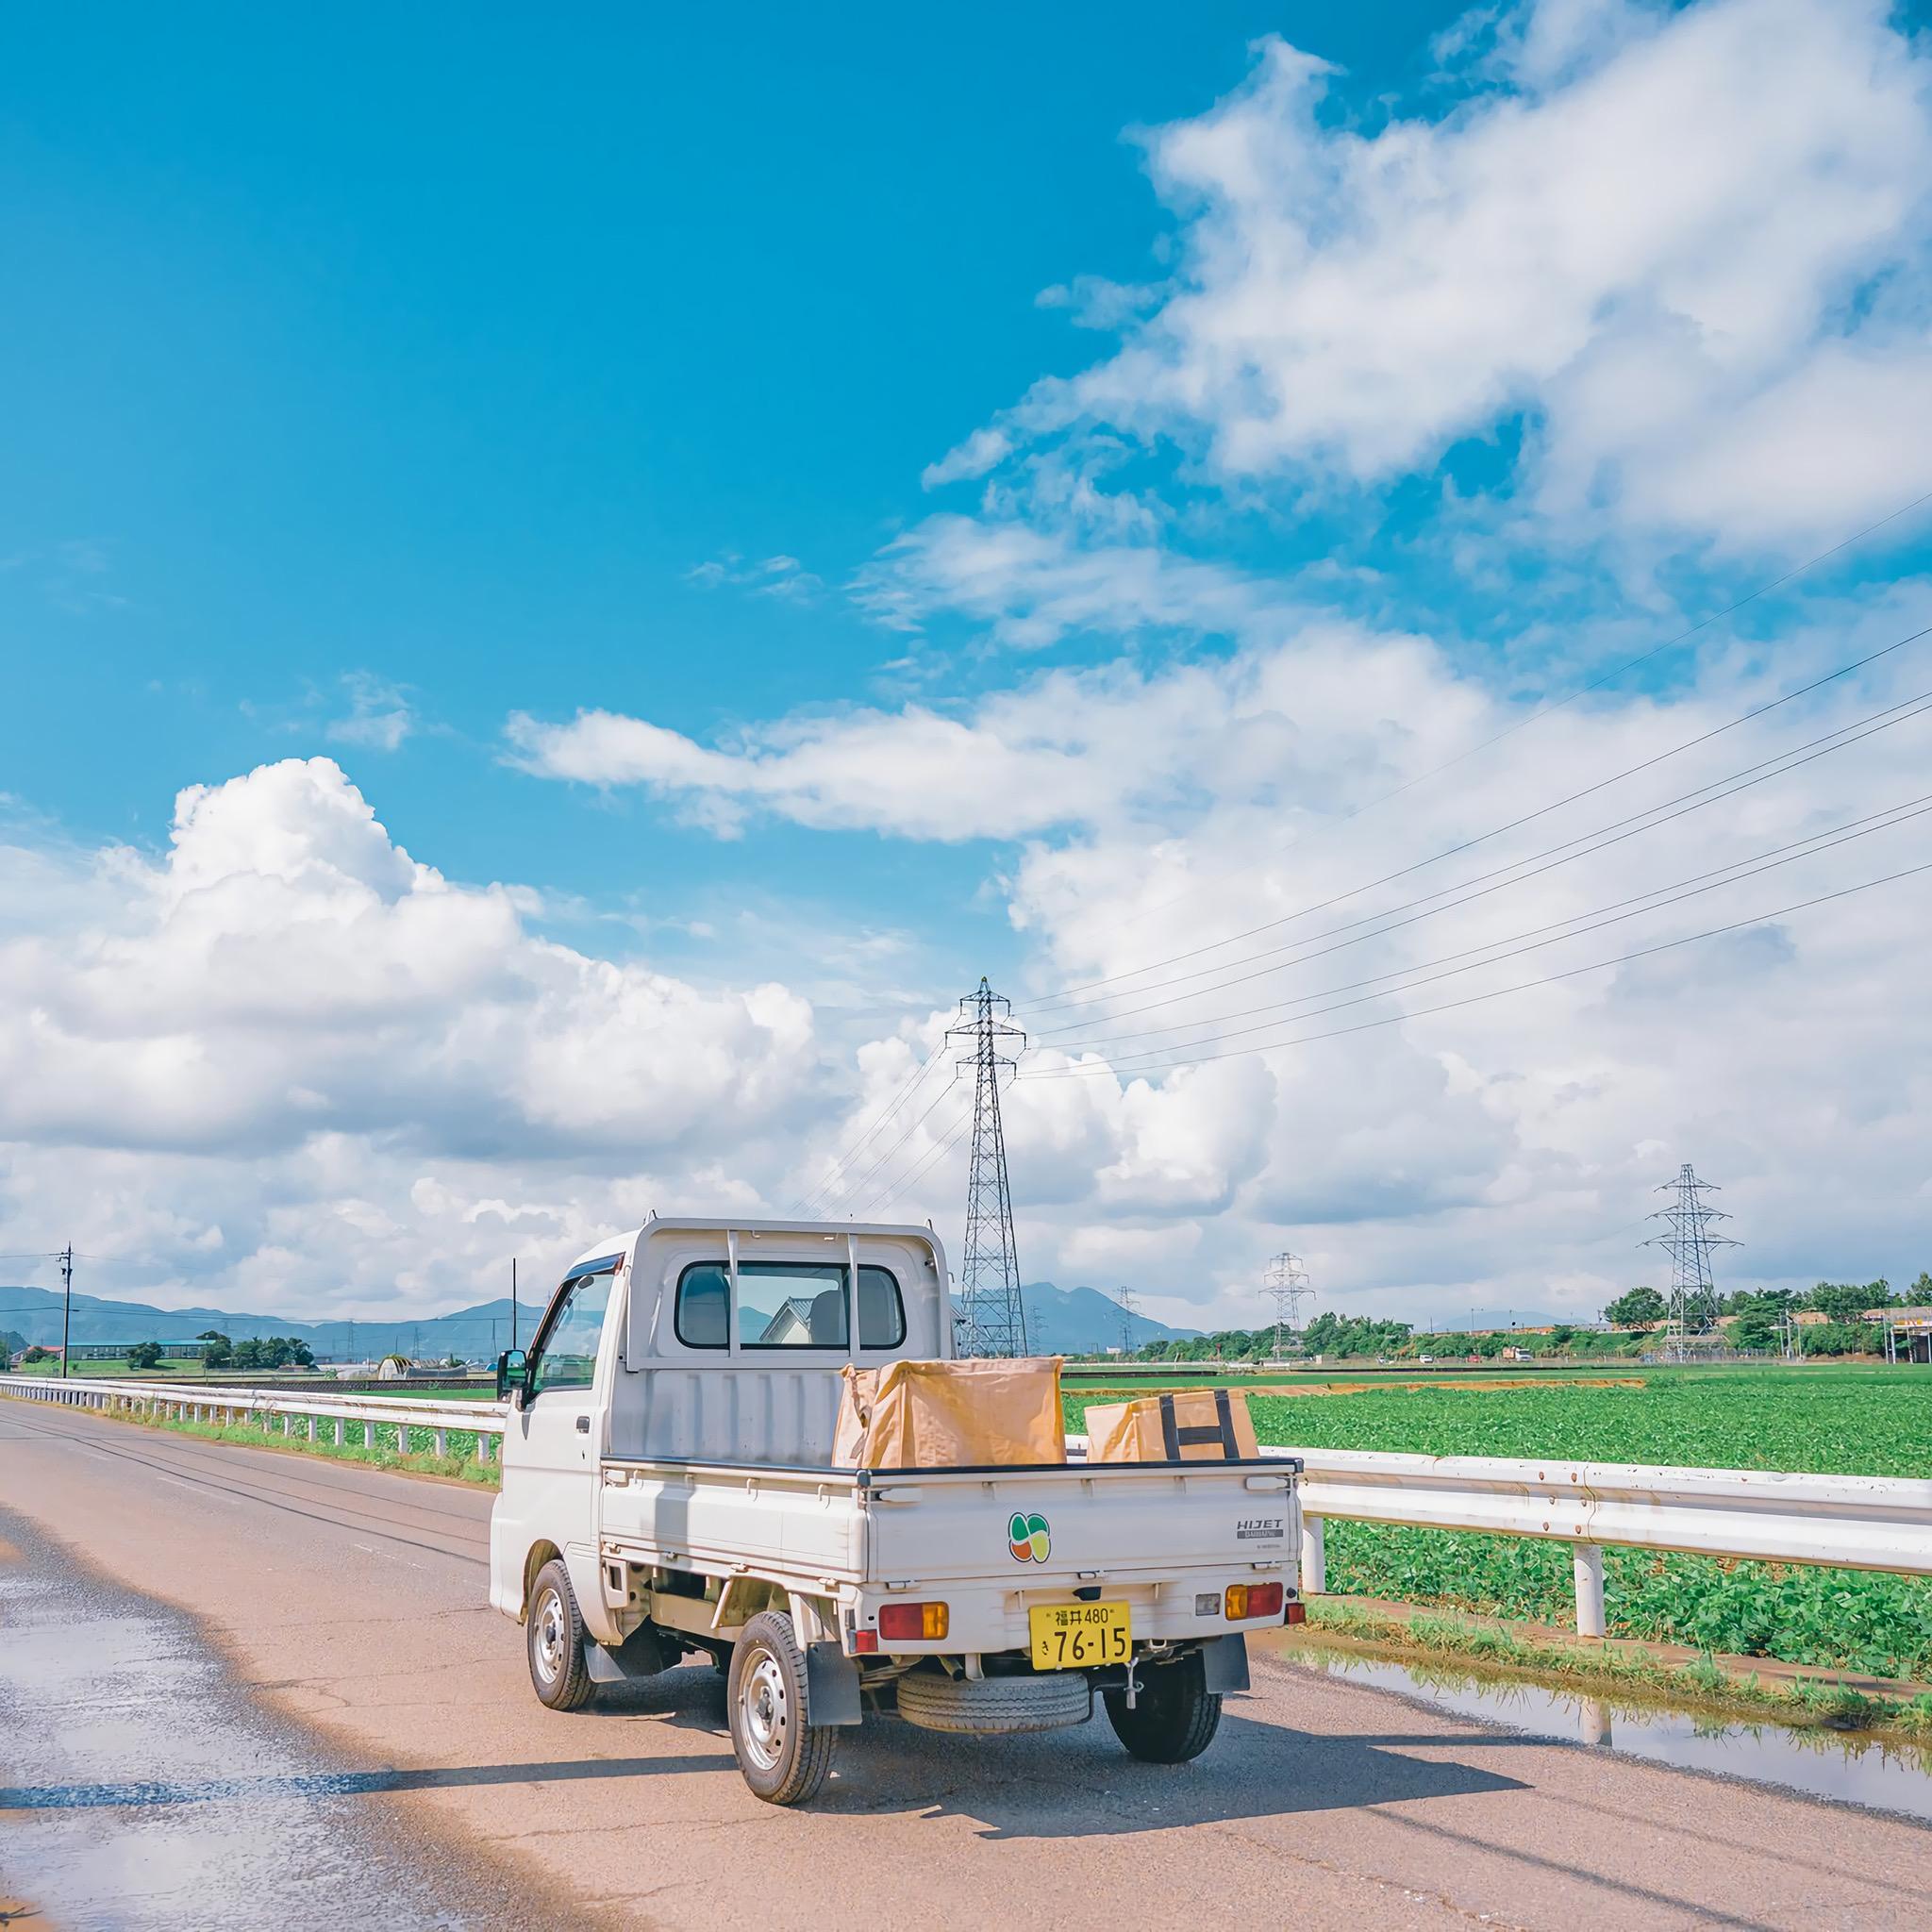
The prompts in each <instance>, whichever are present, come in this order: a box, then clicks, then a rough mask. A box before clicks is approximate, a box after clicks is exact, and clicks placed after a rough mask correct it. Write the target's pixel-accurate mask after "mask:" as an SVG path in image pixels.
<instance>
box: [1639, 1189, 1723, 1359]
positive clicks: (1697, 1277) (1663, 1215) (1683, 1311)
mask: <svg viewBox="0 0 1932 1932" xmlns="http://www.w3.org/2000/svg"><path fill="white" fill-rule="evenodd" d="M1718 1191H1719V1190H1718V1189H1717V1188H1716V1187H1714V1186H1713V1185H1712V1184H1711V1183H1710V1182H1709V1181H1701V1180H1699V1179H1698V1178H1697V1176H1696V1174H1694V1173H1693V1172H1692V1171H1691V1163H1690V1162H1689V1161H1688V1160H1687V1161H1686V1162H1685V1163H1684V1165H1683V1166H1682V1167H1680V1168H1679V1169H1678V1170H1677V1178H1676V1179H1675V1180H1674V1181H1663V1182H1661V1183H1659V1185H1658V1187H1657V1192H1658V1193H1660V1194H1672V1195H1674V1197H1675V1198H1674V1200H1673V1201H1672V1203H1671V1205H1670V1206H1669V1207H1668V1208H1658V1209H1657V1212H1656V1213H1655V1214H1653V1215H1652V1216H1651V1217H1650V1218H1651V1219H1652V1220H1653V1221H1661V1222H1663V1223H1664V1224H1665V1225H1666V1226H1667V1227H1668V1228H1669V1230H1670V1232H1669V1233H1668V1234H1659V1235H1653V1236H1652V1237H1651V1238H1650V1240H1649V1241H1641V1242H1640V1243H1639V1246H1641V1247H1646V1248H1665V1249H1668V1250H1669V1252H1670V1257H1671V1300H1670V1309H1669V1314H1668V1317H1667V1319H1666V1322H1665V1325H1664V1356H1665V1357H1666V1359H1668V1360H1671V1361H1682V1360H1683V1359H1684V1357H1686V1356H1687V1355H1688V1354H1689V1353H1690V1345H1689V1344H1690V1340H1691V1337H1692V1336H1693V1335H1708V1334H1710V1333H1711V1332H1712V1331H1713V1330H1714V1329H1715V1328H1716V1326H1717V1284H1716V1282H1715V1281H1713V1280H1712V1278H1711V1273H1710V1254H1711V1250H1712V1249H1713V1248H1735V1247H1737V1246H1739V1245H1740V1243H1739V1242H1737V1241H1732V1240H1731V1239H1730V1238H1729V1237H1728V1236H1727V1235H1721V1234H1713V1233H1712V1232H1711V1231H1710V1230H1711V1224H1712V1223H1713V1222H1719V1221H1728V1220H1729V1219H1730V1218H1731V1217H1730V1216H1729V1215H1728V1214H1726V1213H1724V1211H1723V1210H1722V1209H1721V1208H1711V1207H1707V1206H1706V1204H1705V1200H1704V1197H1705V1195H1706V1194H1715V1193H1717V1192H1718Z"/></svg>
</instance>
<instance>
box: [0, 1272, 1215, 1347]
mask: <svg viewBox="0 0 1932 1932" xmlns="http://www.w3.org/2000/svg"><path fill="white" fill-rule="evenodd" d="M1021 1295H1022V1297H1023V1298H1024V1302H1025V1307H1026V1341H1027V1345H1028V1346H1029V1347H1031V1348H1032V1349H1034V1350H1035V1351H1036V1352H1037V1353H1039V1354H1041V1355H1095V1354H1098V1353H1099V1352H1100V1351H1101V1350H1103V1349H1108V1348H1118V1347H1119V1346H1120V1342H1121V1325H1122V1320H1123V1317H1122V1315H1121V1310H1120V1307H1119V1305H1118V1304H1117V1303H1116V1302H1115V1301H1114V1299H1113V1297H1112V1296H1111V1295H1106V1294H1102V1293H1101V1291H1099V1290H1098V1289H1097V1288H1057V1287H1055V1285H1054V1284H1053V1283H1052V1282H1050V1281H1035V1282H1031V1283H1029V1284H1028V1285H1027V1286H1026V1287H1024V1288H1023V1289H1022V1290H1021ZM542 1312H543V1310H542V1309H541V1307H530V1306H529V1305H528V1304H527V1303H525V1302H523V1301H519V1302H518V1304H517V1339H518V1340H519V1341H524V1342H527V1341H529V1339H530V1337H531V1335H532V1334H533V1333H535V1331H536V1326H537V1321H538V1318H539V1317H540V1316H541V1314H542ZM509 1313H510V1310H509V1299H508V1296H506V1297H504V1298H503V1299H502V1300H500V1301H493V1302H479V1303H478V1304H477V1305H476V1306H475V1307H470V1308H458V1309H455V1310H453V1311H452V1312H451V1313H449V1314H447V1315H433V1316H425V1317H423V1318H422V1319H421V1320H417V1319H414V1318H410V1319H408V1320H406V1321H395V1322H386V1321H370V1320H366V1319H363V1318H361V1317H358V1318H357V1319H356V1320H354V1321H348V1320H342V1321H331V1322H298V1321H295V1320H294V1319H293V1318H292V1317H291V1316H288V1315H254V1314H242V1313H239V1312H237V1311H236V1310H234V1309H231V1308H205V1307H192V1308H158V1307H151V1306H150V1305H149V1304H148V1303H146V1302H116V1301H103V1300H101V1299H99V1298H98V1297H97V1296H94V1295H87V1294H77V1295H75V1297H74V1324H73V1339H74V1341H75V1343H76V1344H78V1343H82V1342H104V1341H106V1342H116V1341H125V1342H127V1343H130V1344H132V1343H134V1342H137V1341H193V1339H194V1338H195V1337H196V1336H197V1335H199V1334H200V1333H201V1331H202V1330H203V1329H204V1328H218V1329H220V1330H221V1332H222V1333H223V1334H224V1335H225V1336H226V1337H227V1338H228V1339H229V1340H230V1341H243V1340H244V1339H246V1338H247V1337H249V1336H264V1335H288V1336H292V1337H294V1338H296V1339H297V1340H299V1341H306V1342H308V1345H309V1347H310V1348H312V1349H313V1350H314V1351H315V1353H316V1354H317V1355H318V1356H326V1357H333V1358H335V1359H337V1360H347V1361H365V1360H369V1359H371V1358H373V1357H376V1356H384V1355H391V1354H398V1355H407V1356H414V1357H419V1358H421V1359H425V1360H441V1358H442V1357H446V1356H450V1355H459V1356H462V1357H466V1358H467V1359H471V1360H476V1361H482V1360H487V1359H489V1358H491V1357H494V1356H495V1354H496V1352H497V1351H498V1350H499V1349H504V1348H508V1346H509V1337H510V1328H509ZM1128 1325H1129V1330H1130V1337H1131V1341H1132V1345H1133V1346H1134V1347H1135V1348H1140V1347H1141V1346H1142V1345H1143V1344H1144V1343H1146V1342H1149V1341H1177V1340H1184V1339H1186V1338H1188V1337H1190V1336H1192V1335H1194V1334H1196V1333H1198V1331H1197V1330H1195V1329H1192V1328H1170V1327H1168V1326H1167V1325H1166V1324H1165V1323H1161V1322H1157V1321H1155V1320H1154V1319H1153V1317H1152V1316H1149V1315H1135V1316H1133V1317H1131V1318H1130V1320H1129V1323H1128ZM7 1329H10V1330H11V1331H12V1332H13V1333H14V1334H16V1335H19V1336H21V1337H23V1338H24V1339H25V1340H26V1341H38V1342H43V1343H45V1342H58V1341H59V1340H60V1296H59V1294H58V1292H56V1291H54V1290H51V1289H45V1288H6V1287H0V1330H7Z"/></svg>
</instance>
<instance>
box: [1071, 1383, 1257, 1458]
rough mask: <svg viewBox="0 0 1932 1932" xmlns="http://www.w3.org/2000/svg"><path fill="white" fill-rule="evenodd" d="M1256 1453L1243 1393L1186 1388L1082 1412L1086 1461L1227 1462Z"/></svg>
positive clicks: (1230, 1390)
mask: <svg viewBox="0 0 1932 1932" xmlns="http://www.w3.org/2000/svg"><path fill="white" fill-rule="evenodd" d="M1260 1453H1261V1452H1260V1449H1259V1447H1258V1446H1257V1443H1256V1441H1255V1424H1253V1423H1252V1422H1251V1421H1250V1420H1249V1418H1248V1391H1246V1390H1245V1389H1186V1390H1180V1391H1176V1392H1175V1393H1174V1394H1172V1395H1142V1396H1140V1397H1138V1398H1137V1399H1136V1400H1135V1401H1132V1402H1114V1403H1108V1404H1105V1405H1100V1404H1096V1405H1095V1406H1093V1407H1090V1408H1089V1409H1088V1411H1087V1460H1088V1461H1089V1462H1227V1461H1233V1460H1234V1459H1236V1458H1237V1457H1249V1456H1258V1455H1259V1454H1260Z"/></svg>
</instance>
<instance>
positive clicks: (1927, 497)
mask: <svg viewBox="0 0 1932 1932" xmlns="http://www.w3.org/2000/svg"><path fill="white" fill-rule="evenodd" d="M1927 503H1932V491H1926V492H1925V493H1924V495H1922V496H1915V497H1914V498H1913V499H1912V500H1911V502H1909V503H1907V504H1904V505H1902V506H1901V507H1900V508H1897V509H1895V510H1893V511H1891V513H1890V515H1888V516H1882V517H1880V518H1879V519H1878V520H1877V522H1876V523H1872V524H1867V525H1865V526H1864V528H1863V529H1861V530H1854V531H1853V532H1852V534H1851V535H1850V536H1849V537H1846V538H1843V539H1842V540H1841V541H1839V542H1837V543H1834V544H1833V545H1832V546H1831V548H1830V549H1829V550H1821V551H1820V552H1819V553H1818V554H1817V556H1815V557H1809V558H1806V559H1805V561H1804V562H1803V563H1800V564H1797V565H1795V566H1793V568H1791V569H1790V570H1788V571H1786V572H1785V574H1784V575H1782V576H1779V577H1774V578H1773V579H1772V580H1771V581H1770V582H1769V583H1768V584H1759V585H1758V587H1757V589H1756V590H1755V591H1747V592H1746V593H1745V594H1744V595H1743V596H1741V597H1740V598H1739V599H1738V600H1737V602H1736V603H1734V604H1727V605H1725V606H1724V608H1723V609H1722V610H1714V611H1712V612H1711V614H1710V615H1709V616H1708V617H1704V618H1700V619H1699V620H1698V621H1697V623H1695V624H1693V625H1691V626H1690V627H1689V628H1688V629H1685V630H1680V631H1679V632H1678V633H1677V634H1676V635H1675V636H1674V637H1670V638H1666V639H1665V640H1664V641H1663V642H1662V643H1660V644H1655V645H1653V646H1652V647H1651V648H1650V649H1649V650H1647V651H1644V652H1641V653H1640V654H1639V655H1638V656H1637V657H1635V658H1626V659H1625V660H1624V662H1623V663H1621V664H1619V665H1616V666H1615V667H1614V668H1612V669H1611V670H1608V671H1606V672H1604V673H1603V674H1602V675H1599V676H1597V677H1593V678H1591V680H1590V681H1589V682H1588V683H1586V684H1579V685H1577V686H1575V687H1574V689H1572V690H1571V691H1567V692H1565V693H1564V695H1563V696H1562V697H1560V698H1556V699H1550V700H1546V701H1545V702H1544V703H1542V704H1541V705H1539V706H1538V707H1537V708H1535V709H1534V710H1533V711H1531V712H1530V713H1529V714H1528V715H1527V716H1526V717H1523V718H1519V719H1518V720H1517V721H1516V722H1515V723H1514V724H1508V725H1506V726H1505V727H1504V728H1503V729H1502V730H1501V731H1498V732H1496V733H1495V734H1494V735H1493V736H1491V737H1489V738H1485V739H1483V740H1481V741H1479V742H1477V743H1475V744H1473V745H1471V746H1470V747H1469V749H1468V750H1467V751H1460V752H1457V754H1456V756H1455V757H1454V758H1444V759H1443V760H1442V762H1441V764H1439V765H1431V766H1430V767H1429V769H1428V770H1427V771H1425V772H1421V773H1418V774H1416V776H1414V777H1413V778H1409V779H1406V780H1405V781H1404V782H1403V783H1402V784H1400V785H1397V786H1395V787H1394V788H1393V789H1392V790H1391V791H1384V792H1381V793H1379V794H1378V795H1377V796H1375V797H1374V798H1371V799H1369V800H1367V801H1366V802H1365V803H1363V804H1361V805H1358V806H1357V807H1356V808H1354V810H1352V811H1347V812H1343V813H1342V814H1341V817H1340V818H1337V819H1333V820H1331V821H1330V822H1329V823H1328V824H1324V825H1320V826H1317V827H1316V829H1315V830H1314V831H1313V832H1312V833H1309V834H1307V836H1306V837H1303V838H1297V839H1291V840H1290V841H1288V843H1287V844H1286V845H1281V846H1277V847H1276V848H1275V850H1274V852H1272V853H1270V854H1268V855H1267V856H1266V857H1265V858H1259V859H1252V860H1250V861H1249V862H1248V863H1246V864H1244V865H1237V866H1232V867H1230V868H1229V869H1228V870H1227V871H1226V872H1224V873H1219V874H1215V875H1214V877H1213V878H1211V879H1202V880H1199V881H1197V882H1196V883H1195V884H1193V885H1191V886H1189V887H1187V888H1186V889H1185V890H1183V891H1179V892H1176V893H1175V894H1174V896H1173V897H1172V898H1170V899H1163V900H1160V901H1158V903H1156V904H1155V905H1152V906H1146V907H1143V908H1141V910H1140V911H1138V912H1135V913H1131V914H1129V915H1128V923H1129V924H1138V923H1139V922H1140V921H1141V920H1143V919H1151V918H1152V917H1153V916H1154V914H1155V913H1157V912H1162V911H1165V910H1166V909H1167V908H1169V907H1171V906H1179V905H1182V904H1184V903H1185V902H1186V901H1187V900H1189V899H1191V898H1192V897H1193V896H1194V895H1195V894H1196V893H1197V892H1200V891H1206V890H1207V888H1208V886H1210V885H1214V884H1219V883H1223V882H1224V881H1226V880H1228V879H1236V878H1241V876H1243V875H1244V874H1247V873H1251V872H1253V871H1254V870H1255V869H1256V867H1257V866H1258V865H1264V864H1266V863H1268V862H1269V860H1270V859H1273V858H1280V857H1282V856H1283V855H1284V854H1285V853H1288V852H1291V851H1296V850H1299V849H1300V847H1302V846H1303V845H1305V844H1307V843H1308V842H1310V841H1311V840H1314V839H1319V838H1322V837H1324V836H1325V835H1326V834H1328V833H1331V832H1334V831H1336V830H1339V829H1340V828H1341V826H1343V825H1345V824H1349V823H1351V822H1352V821H1353V820H1355V819H1358V818H1360V817H1361V816H1362V815H1363V814H1364V813H1366V812H1370V811H1373V810H1374V809H1375V808H1376V807H1378V806H1383V805H1387V804H1388V803H1389V801H1390V800H1391V799H1393V798H1400V797H1401V796H1402V795H1403V793H1404V792H1407V791H1414V789H1415V788H1416V787H1417V786H1418V785H1422V784H1424V783H1426V782H1427V781H1428V780H1429V779H1431V778H1434V777H1438V776H1440V775H1441V774H1442V773H1444V772H1447V771H1452V770H1453V769H1454V768H1455V767H1456V766H1457V765H1459V764H1462V763H1464V762H1466V761H1467V760H1468V759H1470V758H1474V757H1475V756H1476V755H1477V754H1478V753H1479V752H1484V751H1487V750H1489V748H1490V747H1491V745H1493V744H1500V743H1501V742H1502V741H1504V739H1506V738H1513V737H1514V736H1515V735H1516V733H1517V732H1519V731H1523V730H1526V729H1527V728H1528V727H1529V726H1530V725H1532V724H1537V723H1539V722H1540V721H1541V719H1543V718H1546V717H1548V716H1549V715H1550V714H1551V713H1552V712H1554V711H1560V710H1561V709H1562V708H1564V707H1565V706H1566V705H1570V704H1574V702H1575V700H1576V699H1578V698H1580V697H1585V696H1587V695H1588V694H1589V693H1590V692H1591V691H1599V690H1601V689H1602V688H1603V687H1604V686H1605V685H1607V684H1610V683H1613V682H1614V681H1615V680H1616V679H1617V678H1619V677H1621V676H1623V675H1624V673H1625V672H1626V671H1635V670H1636V669H1637V668H1638V666H1639V665H1641V664H1648V663H1649V662H1650V661H1651V659H1652V658H1658V657H1661V656H1662V655H1663V653H1664V652H1666V651H1668V650H1672V649H1674V647H1675V646H1676V645H1678V644H1681V643H1683V642H1685V641H1687V640H1688V639H1691V638H1693V637H1695V636H1696V635H1697V634H1698V632H1699V631H1702V630H1707V629H1708V628H1709V627H1710V626H1711V625H1713V624H1719V623H1722V622H1723V620H1724V618H1726V617H1731V616H1734V615H1735V614H1736V613H1737V612H1738V611H1740V610H1741V609H1743V608H1744V607H1745V606H1746V605H1747V604H1753V603H1756V602H1757V599H1758V598H1759V597H1764V596H1768V595H1769V594H1770V593H1771V592H1772V591H1775V590H1779V589H1781V588H1782V587H1783V586H1784V585H1786V584H1789V583H1790V582H1792V581H1793V580H1794V579H1795V578H1797V577H1801V576H1803V575H1805V574H1806V573H1807V571H1811V570H1815V569H1816V568H1817V567H1818V565H1820V564H1821V563H1826V562H1828V561H1829V560H1830V559H1831V558H1834V557H1837V556H1838V555H1839V554H1840V552H1841V551H1845V550H1849V549H1850V548H1851V547H1852V546H1853V545H1854V544H1855V543H1861V542H1863V541H1864V540H1865V539H1866V538H1867V537H1870V536H1873V535H1874V534H1875V533H1876V532H1877V531H1879V530H1882V529H1884V528H1885V527H1886V525H1889V524H1895V523H1897V522H1898V520H1899V519H1900V518H1901V517H1905V516H1909V515H1910V514H1911V513H1912V511H1913V510H1915V509H1917V508H1920V507H1921V506H1922V505H1924V504H1927ZM1104 983H1105V982H1096V984H1104ZM1078 990H1079V989H1074V991H1078ZM1043 997H1047V998H1051V997H1053V995H1051V994H1047V995H1043ZM1026 1004H1027V1005H1028V1006H1029V1007H1030V1005H1031V1002H1028V1003H1026Z"/></svg>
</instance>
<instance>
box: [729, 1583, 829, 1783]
mask: <svg viewBox="0 0 1932 1932" xmlns="http://www.w3.org/2000/svg"><path fill="white" fill-rule="evenodd" d="M725 1703H726V1705H727V1706H728V1707H729V1709H730V1713H731V1745H732V1749H733V1750H734V1751H736V1752H737V1754H738V1768H739V1770H740V1771H741V1772H742V1773H743V1774H744V1781H745V1783H746V1784H748V1785H749V1786H750V1787H751V1788H752V1790H754V1791H755V1792H756V1793H757V1794H758V1796H759V1797H760V1798H762V1799H764V1800H765V1802H766V1803H767V1804H768V1805H802V1804H804V1803H805V1801H806V1800H807V1799H808V1798H810V1797H813V1796H814V1795H816V1793H817V1791H818V1789H819V1787H820V1786H821V1785H822V1784H824V1781H825V1774H826V1773H827V1772H829V1771H830V1770H831V1768H832V1747H833V1746H834V1744H836V1743H837V1742H838V1737H839V1734H838V1732H837V1730H836V1729H835V1728H834V1727H833V1726H832V1725H830V1724H813V1723H812V1722H811V1708H810V1706H809V1704H808V1701H807V1695H806V1684H805V1653H804V1652H803V1651H802V1650H800V1649H799V1647H798V1639H797V1637H796V1636H795V1635H793V1633H792V1629H791V1618H790V1617H788V1616H786V1615H785V1614H784V1613H783V1612H782V1611H778V1610H761V1611H760V1612H759V1613H758V1615H757V1616H756V1617H754V1618H753V1619H752V1620H751V1622H750V1623H748V1624H746V1625H745V1626H744V1634H743V1635H742V1636H741V1638H740V1639H739V1640H738V1643H737V1646H736V1648H735V1649H734V1650H733V1651H732V1653H731V1673H730V1677H729V1679H728V1682H727V1687H726V1690H725Z"/></svg>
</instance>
